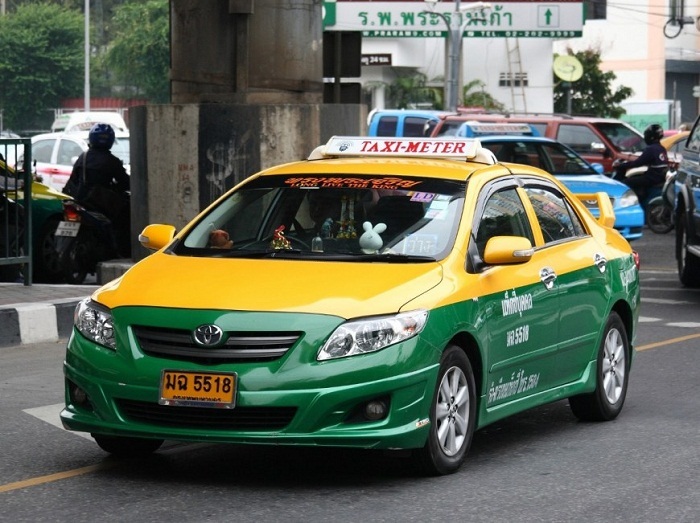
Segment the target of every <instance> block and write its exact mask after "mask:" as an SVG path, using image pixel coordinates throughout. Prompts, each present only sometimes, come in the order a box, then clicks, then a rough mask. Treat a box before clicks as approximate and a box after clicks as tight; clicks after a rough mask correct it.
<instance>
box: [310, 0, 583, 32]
mask: <svg viewBox="0 0 700 523" xmlns="http://www.w3.org/2000/svg"><path fill="white" fill-rule="evenodd" d="M470 3H472V2H461V3H460V7H462V8H465V7H468V6H469V4H470ZM489 3H490V4H491V7H490V8H487V9H477V10H467V11H465V12H463V13H457V12H455V10H456V6H457V4H456V2H425V1H424V0H415V1H410V0H409V1H405V0H404V1H397V0H385V1H378V2H377V1H371V0H370V1H367V0H364V1H363V0H337V1H332V2H329V1H325V2H324V3H323V29H324V31H360V32H362V36H364V37H369V38H439V37H445V36H447V33H448V31H449V25H448V24H453V23H461V25H462V26H463V27H464V36H466V37H471V38H474V37H476V38H479V37H481V38H491V37H507V38H516V37H517V38H573V37H579V36H581V35H582V33H583V22H584V7H583V1H580V0H569V1H567V0H563V1H562V0H559V1H556V2H555V1H548V0H539V1H527V0H520V1H512V0H501V1H500V2H489ZM459 18H461V20H459ZM454 19H457V20H456V21H453V20H454Z"/></svg>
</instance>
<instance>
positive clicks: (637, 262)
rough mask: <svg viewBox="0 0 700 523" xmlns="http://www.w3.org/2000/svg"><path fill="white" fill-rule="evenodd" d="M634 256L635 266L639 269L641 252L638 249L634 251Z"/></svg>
mask: <svg viewBox="0 0 700 523" xmlns="http://www.w3.org/2000/svg"><path fill="white" fill-rule="evenodd" d="M632 258H634V266H635V267H637V270H639V253H638V252H637V251H632Z"/></svg>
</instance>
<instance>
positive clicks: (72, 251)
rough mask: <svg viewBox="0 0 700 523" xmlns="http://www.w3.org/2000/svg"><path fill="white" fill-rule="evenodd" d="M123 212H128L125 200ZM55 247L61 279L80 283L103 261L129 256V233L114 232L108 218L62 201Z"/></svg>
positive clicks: (76, 203)
mask: <svg viewBox="0 0 700 523" xmlns="http://www.w3.org/2000/svg"><path fill="white" fill-rule="evenodd" d="M127 196H128V195H127ZM125 209H126V212H127V213H128V209H129V207H128V198H127V201H126V202H125ZM55 245H56V250H57V252H58V257H59V258H58V259H59V264H60V266H61V270H62V272H63V275H64V278H65V280H66V282H67V283H72V284H81V283H83V282H84V281H85V279H86V278H87V275H88V274H95V273H96V272H97V265H98V264H99V263H100V262H102V261H105V260H111V259H114V258H125V257H130V255H131V248H130V244H129V238H128V231H119V230H115V227H114V225H113V223H112V221H111V220H110V219H109V218H108V217H107V216H105V215H104V214H102V213H101V212H98V211H96V210H92V209H88V208H86V207H85V206H83V205H81V204H80V203H79V202H77V201H76V200H64V201H63V220H62V221H61V222H59V224H58V227H57V228H56V232H55Z"/></svg>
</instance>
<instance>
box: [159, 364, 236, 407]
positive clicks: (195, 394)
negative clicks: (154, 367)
mask: <svg viewBox="0 0 700 523" xmlns="http://www.w3.org/2000/svg"><path fill="white" fill-rule="evenodd" d="M236 386H237V375H236V374H235V373H230V374H227V373H218V372H189V371H179V370H164V371H163V372H162V374H161V378H160V400H159V401H158V403H160V404H161V405H179V406H187V407H215V408H224V409H232V408H233V407H235V404H236Z"/></svg>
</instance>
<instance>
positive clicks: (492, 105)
mask: <svg viewBox="0 0 700 523" xmlns="http://www.w3.org/2000/svg"><path fill="white" fill-rule="evenodd" d="M484 87H486V84H485V83H484V82H482V81H481V80H478V79H477V80H472V81H471V82H469V83H467V85H465V86H464V87H463V88H462V105H463V106H464V107H482V108H483V109H485V110H486V111H499V112H501V111H504V110H505V106H504V105H503V104H502V103H501V102H499V101H498V100H496V99H495V98H494V97H493V96H491V94H489V93H487V92H486V91H484ZM472 89H474V91H472ZM477 89H478V90H477Z"/></svg>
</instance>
